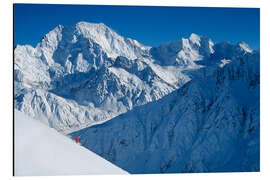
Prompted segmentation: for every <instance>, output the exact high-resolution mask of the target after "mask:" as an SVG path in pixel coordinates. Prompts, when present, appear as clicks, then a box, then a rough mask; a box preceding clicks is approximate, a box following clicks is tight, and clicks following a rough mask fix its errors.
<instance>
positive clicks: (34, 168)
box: [14, 110, 127, 176]
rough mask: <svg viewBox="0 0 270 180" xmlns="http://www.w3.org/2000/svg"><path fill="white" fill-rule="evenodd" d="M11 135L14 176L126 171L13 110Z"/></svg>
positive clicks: (122, 172)
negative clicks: (13, 144) (13, 122)
mask: <svg viewBox="0 0 270 180" xmlns="http://www.w3.org/2000/svg"><path fill="white" fill-rule="evenodd" d="M14 138H15V146H14V149H15V152H14V153H15V164H14V166H15V175H16V176H35V175H38V176H43V175H45V176H46V175H47V176H48V175H50V176H51V175H87V174H127V173H126V172H125V171H123V170H121V169H120V168H118V167H116V166H115V165H113V164H111V163H110V162H108V161H106V160H105V159H103V158H101V157H100V156H98V155H96V154H95V153H93V152H91V151H89V150H87V149H85V148H84V147H82V146H79V145H78V144H76V143H75V141H72V140H71V139H69V138H67V137H64V136H63V135H61V134H59V133H58V132H56V131H55V130H54V129H51V128H48V127H47V126H45V125H44V124H42V123H40V122H38V121H37V120H33V119H31V118H29V117H27V116H26V115H24V114H23V113H22V112H19V111H17V110H15V137H14Z"/></svg>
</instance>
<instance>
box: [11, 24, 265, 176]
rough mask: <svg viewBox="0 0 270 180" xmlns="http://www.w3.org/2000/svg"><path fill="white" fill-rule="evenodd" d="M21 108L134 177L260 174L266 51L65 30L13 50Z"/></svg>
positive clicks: (95, 29) (203, 40)
mask: <svg viewBox="0 0 270 180" xmlns="http://www.w3.org/2000/svg"><path fill="white" fill-rule="evenodd" d="M14 83H15V87H14V88H15V91H14V92H15V94H14V103H15V108H16V109H18V110H19V111H21V112H24V113H25V114H27V115H28V116H30V117H32V118H34V119H39V120H40V121H42V122H43V123H45V124H47V125H48V126H50V127H52V128H55V129H56V130H57V131H58V132H60V133H63V134H65V135H69V136H71V137H72V138H76V137H78V136H79V137H80V141H81V142H80V143H81V144H82V145H83V146H85V147H86V148H88V149H90V150H91V151H94V152H96V153H97V154H99V155H101V156H102V157H104V158H105V159H107V160H109V161H110V162H112V163H114V164H116V165H118V166H119V167H121V168H123V169H124V170H126V171H128V172H130V173H176V172H230V171H259V168H260V166H259V159H260V157H259V156H260V153H259V152H260V149H259V147H260V146H259V135H260V133H259V132H260V128H259V127H260V126H259V124H260V123H259V111H260V109H259V108H260V101H259V99H260V93H259V92H260V53H259V51H256V50H252V49H251V48H249V46H248V45H247V44H246V43H245V42H239V43H237V44H231V43H229V42H227V41H225V42H221V43H214V42H213V41H212V40H211V39H209V38H207V37H202V36H198V35H196V34H191V35H190V37H188V38H181V39H178V40H176V41H172V42H168V43H165V44H161V45H160V46H158V47H149V46H144V45H143V44H141V43H139V42H138V41H136V40H133V39H130V38H124V37H122V36H120V35H118V34H117V33H116V32H115V31H113V30H111V29H110V28H109V27H107V26H106V25H104V24H102V23H100V24H93V23H86V22H79V23H77V24H76V25H73V26H70V27H64V26H61V25H59V26H57V27H56V28H55V29H53V30H52V31H50V32H49V33H48V34H46V35H45V36H44V37H43V39H42V40H41V41H40V42H39V43H38V44H37V45H36V47H31V46H29V45H24V46H21V45H18V46H16V47H15V49H14Z"/></svg>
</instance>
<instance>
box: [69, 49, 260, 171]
mask: <svg viewBox="0 0 270 180" xmlns="http://www.w3.org/2000/svg"><path fill="white" fill-rule="evenodd" d="M259 59H260V58H259V53H258V52H254V53H252V54H245V55H244V56H241V57H238V58H235V59H234V60H232V62H230V63H227V64H224V63H223V65H222V66H219V65H218V64H217V65H216V66H215V67H212V70H211V71H208V72H205V71H207V70H208V69H204V68H202V69H199V70H198V71H197V72H196V73H194V78H193V79H192V80H191V81H189V82H188V83H186V84H185V85H184V86H183V87H181V88H180V89H179V90H176V91H174V92H172V93H170V94H169V95H167V96H165V97H163V98H161V99H160V100H158V101H155V102H151V103H148V104H146V105H143V106H139V107H136V108H134V109H132V110H130V111H128V112H127V113H125V114H122V115H119V116H117V117H116V118H114V119H111V120H110V121H108V122H106V123H103V124H101V125H96V126H92V127H89V128H85V129H82V130H80V131H77V132H74V133H72V134H71V136H72V137H73V138H74V137H77V136H80V139H81V144H82V145H83V146H84V147H86V148H88V149H90V150H92V151H94V152H96V153H97V154H99V155H101V156H102V157H104V158H105V159H107V160H109V161H110V162H112V163H114V164H116V165H118V166H119V167H121V168H123V169H125V170H127V171H128V172H130V173H178V172H239V171H240V172H242V171H259V169H260V140H259V138H260V134H259V132H260V125H259V124H260V121H259V119H260V117H259V111H260V103H259V102H260V94H259V89H260V70H259V65H260V63H259Z"/></svg>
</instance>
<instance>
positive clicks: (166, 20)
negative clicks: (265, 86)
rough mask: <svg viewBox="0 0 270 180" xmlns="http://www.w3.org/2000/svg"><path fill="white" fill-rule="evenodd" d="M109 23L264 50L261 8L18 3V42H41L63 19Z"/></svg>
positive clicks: (141, 33)
mask: <svg viewBox="0 0 270 180" xmlns="http://www.w3.org/2000/svg"><path fill="white" fill-rule="evenodd" d="M79 21H87V22H96V23H99V22H103V23H104V24H106V25H107V26H109V27H111V28H112V29H113V30H115V31H116V32H117V33H119V34H120V35H122V36H124V37H130V38H133V39H136V40H138V41H139V42H141V43H143V44H145V45H149V46H158V45H159V44H161V43H164V42H168V41H173V40H177V39H179V38H181V37H189V35H190V34H191V33H196V34H199V35H203V36H206V37H209V38H211V39H212V40H213V41H214V42H220V41H224V40H228V41H230V42H232V43H236V42H239V41H245V42H247V43H248V44H249V45H250V47H251V48H253V49H259V44H260V42H259V38H260V10H259V9H258V8H194V7H153V6H94V5H49V4H46V5H45V4H36V5H35V4H15V5H14V38H15V39H14V43H15V45H16V44H30V45H32V46H35V45H36V44H37V43H38V42H39V41H40V39H41V38H42V37H43V36H44V35H45V34H46V33H48V32H49V31H50V30H52V29H53V28H54V27H56V26H57V25H59V24H62V25H64V26H68V25H72V24H76V23H77V22H79Z"/></svg>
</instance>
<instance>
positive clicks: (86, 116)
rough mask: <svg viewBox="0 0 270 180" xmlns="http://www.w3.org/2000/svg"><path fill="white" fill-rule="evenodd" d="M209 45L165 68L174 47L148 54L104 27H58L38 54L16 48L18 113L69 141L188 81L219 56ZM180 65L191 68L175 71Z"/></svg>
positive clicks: (195, 46) (185, 52) (195, 43)
mask: <svg viewBox="0 0 270 180" xmlns="http://www.w3.org/2000/svg"><path fill="white" fill-rule="evenodd" d="M202 39H203V40H201V39H200V37H199V36H197V35H195V34H192V35H191V37H190V38H189V39H182V41H183V42H185V43H184V44H183V45H182V44H181V43H180V44H179V45H180V46H181V47H178V48H177V50H175V51H172V52H170V53H169V54H168V55H170V56H171V57H170V58H169V59H168V61H169V62H166V61H165V59H164V57H165V55H166V54H165V52H166V51H170V49H171V48H173V46H174V45H171V44H169V45H161V47H162V48H161V47H158V48H151V47H147V46H144V45H142V44H140V43H139V42H137V41H136V40H132V39H129V38H124V37H122V36H120V35H118V34H117V33H116V32H114V31H113V30H111V29H110V28H109V27H107V26H105V25H104V24H92V23H86V22H79V23H77V24H76V25H74V26H71V27H64V26H61V25H59V26H57V27H56V28H55V29H53V30H52V31H50V32H49V33H48V34H47V35H45V36H44V38H43V39H42V40H41V42H40V43H38V44H37V46H36V47H31V46H29V45H25V46H21V45H18V46H16V48H15V50H14V55H15V61H14V63H15V70H14V75H15V76H14V79H15V107H16V109H18V110H20V111H22V112H25V113H26V114H28V115H29V116H31V117H33V118H36V119H40V120H42V121H43V122H44V123H46V124H48V125H49V126H50V127H53V128H55V129H57V130H58V131H59V132H63V133H68V132H72V131H74V130H78V129H81V128H83V127H88V126H90V125H93V124H96V123H101V122H104V121H107V120H109V119H111V118H113V117H115V116H117V115H119V114H122V113H124V112H126V111H128V110H130V109H132V108H133V107H136V106H140V105H143V104H146V103H148V102H152V101H156V100H158V99H160V98H162V97H163V96H165V95H167V94H169V93H171V92H172V91H174V90H176V89H178V88H179V87H181V86H182V85H183V84H185V83H186V82H187V81H189V80H190V77H189V76H188V75H187V74H185V73H182V72H183V71H184V70H187V69H196V68H199V67H200V66H199V65H196V64H194V63H193V61H195V60H198V59H196V58H195V57H198V58H203V57H204V56H209V54H210V53H211V52H212V42H211V41H210V40H208V41H206V39H205V38H202ZM207 43H208V44H207ZM172 44H176V43H172ZM189 44H190V45H189ZM164 46H168V48H167V50H166V48H165V47H164ZM175 46H177V45H175ZM201 46H202V48H200V47H201ZM208 46H209V48H210V49H207V48H205V50H202V49H204V47H208ZM155 49H157V50H155ZM162 49H165V50H162ZM168 49H169V50H168ZM164 51H165V52H164ZM178 51H179V52H178ZM208 51H209V52H208ZM200 52H203V53H201V54H199V53H200ZM206 52H207V53H206ZM178 54H180V55H178ZM181 54H182V55H181ZM189 56H192V57H194V58H190V59H188V57H189ZM181 58H182V59H181ZM180 59H181V61H185V62H186V64H187V65H183V63H182V64H181V63H179V64H177V63H172V61H175V62H178V61H180ZM189 64H192V65H189Z"/></svg>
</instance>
